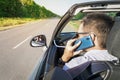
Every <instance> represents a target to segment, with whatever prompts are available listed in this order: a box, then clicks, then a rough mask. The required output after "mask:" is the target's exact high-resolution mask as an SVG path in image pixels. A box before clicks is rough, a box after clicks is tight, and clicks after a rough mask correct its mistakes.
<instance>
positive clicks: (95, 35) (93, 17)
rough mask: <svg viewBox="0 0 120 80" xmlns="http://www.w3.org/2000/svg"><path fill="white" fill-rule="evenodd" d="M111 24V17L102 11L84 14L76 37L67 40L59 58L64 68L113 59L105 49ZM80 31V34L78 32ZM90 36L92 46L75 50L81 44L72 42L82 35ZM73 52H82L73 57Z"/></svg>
mask: <svg viewBox="0 0 120 80" xmlns="http://www.w3.org/2000/svg"><path fill="white" fill-rule="evenodd" d="M112 26H113V21H112V18H111V17H109V16H107V15H106V14H102V13H91V14H88V15H86V16H85V17H84V18H83V19H82V21H81V24H80V26H79V29H78V36H77V38H74V39H71V40H69V41H68V42H67V45H66V47H65V50H64V53H63V55H62V57H61V58H60V61H61V62H62V63H65V65H64V66H63V69H64V70H67V69H70V68H73V67H75V66H78V65H81V64H83V63H85V62H87V61H92V60H94V61H96V60H97V61H113V60H117V58H116V57H114V56H113V55H111V54H109V53H108V51H107V50H106V39H107V35H108V33H109V31H110V30H111V28H112ZM79 33H80V34H79ZM85 36H90V37H91V39H92V41H93V43H94V46H92V47H90V48H87V49H83V50H78V51H76V48H78V47H79V46H80V45H81V41H79V42H78V43H77V44H75V45H74V42H75V41H76V40H77V39H79V38H82V37H85ZM75 54H82V55H80V56H79V57H75V58H73V57H74V55H75Z"/></svg>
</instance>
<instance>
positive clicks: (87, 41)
mask: <svg viewBox="0 0 120 80" xmlns="http://www.w3.org/2000/svg"><path fill="white" fill-rule="evenodd" d="M79 41H81V44H80V46H79V47H77V49H76V50H75V51H78V50H84V49H87V48H90V47H93V46H94V43H93V41H92V38H91V36H85V37H83V38H80V39H78V40H76V41H75V42H74V45H75V44H77V43H78V42H79Z"/></svg>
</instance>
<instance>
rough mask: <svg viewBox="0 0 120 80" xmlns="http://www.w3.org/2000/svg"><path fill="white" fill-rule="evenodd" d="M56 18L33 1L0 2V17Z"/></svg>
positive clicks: (7, 0) (13, 0) (0, 0)
mask: <svg viewBox="0 0 120 80" xmlns="http://www.w3.org/2000/svg"><path fill="white" fill-rule="evenodd" d="M55 16H57V15H56V14H54V13H53V12H51V11H49V10H47V9H46V8H45V7H44V6H39V5H38V4H36V3H35V2H34V1H33V0H0V17H26V18H47V17H55Z"/></svg>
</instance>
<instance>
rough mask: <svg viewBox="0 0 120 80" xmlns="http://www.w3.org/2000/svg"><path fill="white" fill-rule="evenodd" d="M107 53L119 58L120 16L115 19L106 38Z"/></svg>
mask: <svg viewBox="0 0 120 80" xmlns="http://www.w3.org/2000/svg"><path fill="white" fill-rule="evenodd" d="M107 49H108V52H109V53H110V54H112V55H114V56H116V57H118V58H120V16H116V17H115V22H114V25H113V28H112V30H111V31H110V34H109V35H108V38H107Z"/></svg>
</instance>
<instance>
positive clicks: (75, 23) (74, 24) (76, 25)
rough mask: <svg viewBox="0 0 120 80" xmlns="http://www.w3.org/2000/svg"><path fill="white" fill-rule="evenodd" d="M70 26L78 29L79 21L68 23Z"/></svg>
mask: <svg viewBox="0 0 120 80" xmlns="http://www.w3.org/2000/svg"><path fill="white" fill-rule="evenodd" d="M70 25H72V26H74V27H75V28H77V29H78V28H79V26H80V20H77V21H71V22H70Z"/></svg>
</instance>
